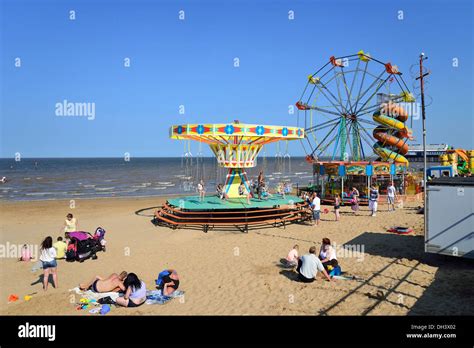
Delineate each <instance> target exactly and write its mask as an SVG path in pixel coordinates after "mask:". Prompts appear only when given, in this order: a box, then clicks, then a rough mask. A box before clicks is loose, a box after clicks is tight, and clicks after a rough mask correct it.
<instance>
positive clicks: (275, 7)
mask: <svg viewBox="0 0 474 348" xmlns="http://www.w3.org/2000/svg"><path fill="white" fill-rule="evenodd" d="M472 7H473V5H472V1H470V0H465V1H462V0H457V1H456V0H449V1H448V0H446V1H440V0H438V1H436V0H435V1H423V0H417V1H414V0H407V1H380V0H374V1H365V0H362V1H341V0H339V1H300V0H285V1H259V2H257V1H140V0H139V1H137V0H134V1H132V0H128V1H103V0H94V1H89V0H81V1H72V0H71V1H66V0H56V1H51V0H28V1H25V0H1V17H2V18H1V20H0V23H1V24H0V25H1V47H0V51H1V62H0V63H1V79H0V84H1V93H2V94H1V120H0V122H1V123H0V127H1V133H0V134H1V139H0V156H1V157H13V156H14V153H15V152H20V153H21V155H22V156H23V157H102V156H111V157H120V156H123V154H124V153H125V152H129V153H130V154H131V156H180V155H181V154H182V153H183V144H182V143H181V142H179V141H175V140H170V139H168V128H169V126H170V125H172V124H179V123H188V122H189V123H214V122H223V123H225V122H229V121H232V120H234V119H239V120H240V121H241V122H246V123H263V124H288V125H295V124H296V119H295V118H296V117H295V116H291V115H288V105H290V104H294V103H295V102H296V101H297V100H298V98H299V96H300V94H301V92H302V90H303V88H304V86H305V83H306V78H307V75H308V74H310V73H313V72H314V71H315V70H316V69H317V68H318V67H320V66H322V65H323V64H325V63H326V61H327V60H328V58H329V57H330V56H332V55H336V56H341V55H346V54H352V53H356V52H357V51H358V50H360V49H363V50H365V51H366V52H370V53H371V54H372V55H373V56H374V57H376V58H378V59H381V60H383V61H391V62H392V63H394V64H397V65H398V66H399V68H400V70H401V71H403V72H405V74H404V78H405V80H406V82H407V84H408V85H409V86H410V88H411V86H412V83H413V81H412V78H411V77H410V73H409V70H410V66H411V65H412V64H414V63H416V62H417V58H418V55H419V53H420V52H421V51H424V52H425V53H426V54H427V55H428V56H429V59H428V60H427V61H426V64H427V65H428V66H429V68H430V70H431V73H432V74H431V76H430V77H429V85H428V87H427V94H429V95H430V96H431V98H432V99H433V103H432V105H431V106H429V107H428V109H427V117H428V123H427V126H428V131H429V133H428V134H429V136H428V142H429V143H439V142H448V143H450V144H453V145H455V146H458V147H465V148H466V147H467V148H473V147H474V144H473V131H474V128H473V118H474V112H473V102H472V97H473V82H472V81H473V67H472V65H473V63H472V61H473V8H472ZM70 10H74V11H75V12H76V20H75V21H71V20H69V11H70ZM180 10H184V11H185V16H186V17H185V20H184V21H180V20H179V19H178V12H179V11H180ZM289 10H293V11H294V13H295V19H294V20H293V21H290V20H288V11H289ZM398 10H402V11H403V12H404V20H398V18H397V16H398V13H397V11H398ZM16 57H20V58H21V63H22V66H21V68H16V67H15V58H16ZM125 57H129V58H130V59H131V67H130V68H125V67H124V66H123V62H124V58H125ZM234 57H239V59H240V67H239V68H234V66H233V59H234ZM453 58H458V60H459V66H458V67H457V68H455V67H453V66H452V59H453ZM64 99H67V100H68V101H72V102H94V103H95V104H96V117H95V120H93V121H88V120H86V119H84V118H65V117H57V116H55V104H56V103H57V102H61V101H62V100H64ZM179 105H184V106H185V112H186V113H185V115H180V114H179V112H178V111H179V109H178V108H179ZM420 127H421V121H416V122H415V136H416V137H417V138H418V140H419V141H420V142H421V133H420ZM290 148H291V153H292V154H293V155H303V154H304V152H303V150H302V148H301V146H300V144H299V143H298V142H294V143H293V144H292V145H291V147H290ZM268 151H269V152H272V151H274V146H273V147H271V148H269V150H268ZM206 154H210V151H209V150H207V149H206Z"/></svg>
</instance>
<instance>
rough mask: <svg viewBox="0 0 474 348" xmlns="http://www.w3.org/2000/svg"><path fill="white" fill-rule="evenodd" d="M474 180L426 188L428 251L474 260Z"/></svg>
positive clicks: (458, 179) (432, 184) (452, 180)
mask: <svg viewBox="0 0 474 348" xmlns="http://www.w3.org/2000/svg"><path fill="white" fill-rule="evenodd" d="M473 206H474V177H465V178H464V177H450V178H447V177H446V178H438V179H434V180H432V181H430V182H428V185H427V205H426V212H425V213H426V214H427V226H426V234H425V252H428V253H435V254H443V255H450V256H458V257H466V258H474V209H473Z"/></svg>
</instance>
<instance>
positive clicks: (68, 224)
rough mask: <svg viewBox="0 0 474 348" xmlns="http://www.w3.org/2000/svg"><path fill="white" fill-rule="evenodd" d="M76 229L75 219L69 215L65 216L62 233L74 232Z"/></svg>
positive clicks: (76, 222)
mask: <svg viewBox="0 0 474 348" xmlns="http://www.w3.org/2000/svg"><path fill="white" fill-rule="evenodd" d="M77 229H78V221H77V219H76V218H75V217H74V216H73V215H72V214H71V213H69V214H67V216H66V221H64V233H66V232H74V231H77Z"/></svg>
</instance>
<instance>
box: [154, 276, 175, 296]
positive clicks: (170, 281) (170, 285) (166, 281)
mask: <svg viewBox="0 0 474 348" xmlns="http://www.w3.org/2000/svg"><path fill="white" fill-rule="evenodd" d="M166 271H168V274H166V275H165V276H163V278H162V279H161V283H160V285H159V286H158V289H160V290H162V292H163V295H165V296H170V295H171V294H172V293H173V292H175V291H176V290H177V289H178V287H179V276H178V272H176V270H174V269H167V270H166Z"/></svg>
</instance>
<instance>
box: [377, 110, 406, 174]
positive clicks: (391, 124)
mask: <svg viewBox="0 0 474 348" xmlns="http://www.w3.org/2000/svg"><path fill="white" fill-rule="evenodd" d="M372 118H373V120H374V121H375V122H377V123H379V124H380V126H377V127H376V128H375V129H374V131H373V133H372V134H373V136H374V138H375V139H377V140H378V142H376V143H375V144H374V146H373V148H374V151H375V152H376V153H377V154H378V155H379V156H380V158H381V159H382V160H383V161H387V160H392V161H393V162H397V163H403V164H405V165H408V160H407V159H406V157H404V155H406V153H407V152H408V144H407V141H406V139H410V140H411V139H413V138H412V130H411V129H410V128H408V127H407V126H406V125H405V122H406V120H407V119H408V113H407V112H406V111H405V109H404V108H403V107H401V106H400V105H398V104H395V103H392V102H391V101H389V102H387V103H384V104H382V105H381V106H380V110H378V111H376V112H374V114H373V116H372Z"/></svg>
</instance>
